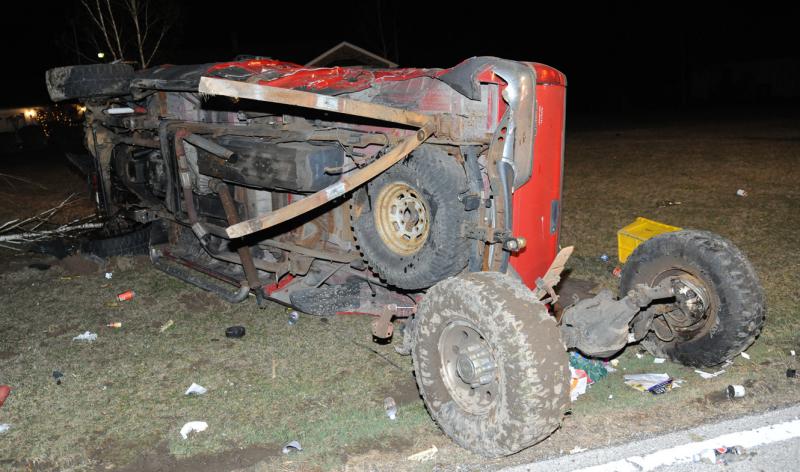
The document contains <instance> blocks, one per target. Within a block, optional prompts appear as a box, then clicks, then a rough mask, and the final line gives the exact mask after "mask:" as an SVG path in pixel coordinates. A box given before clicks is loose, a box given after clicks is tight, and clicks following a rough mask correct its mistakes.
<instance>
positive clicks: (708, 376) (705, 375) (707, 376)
mask: <svg viewBox="0 0 800 472" xmlns="http://www.w3.org/2000/svg"><path fill="white" fill-rule="evenodd" d="M695 372H697V373H698V374H699V375H700V377H703V378H704V379H713V378H714V377H717V376H719V375H722V374H724V373H725V369H722V370H718V371H716V372H714V373H708V372H705V371H702V370H700V369H696V370H695Z"/></svg>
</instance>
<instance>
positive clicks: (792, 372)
mask: <svg viewBox="0 0 800 472" xmlns="http://www.w3.org/2000/svg"><path fill="white" fill-rule="evenodd" d="M786 378H789V379H796V378H797V369H786ZM0 405H2V403H1V402H0Z"/></svg>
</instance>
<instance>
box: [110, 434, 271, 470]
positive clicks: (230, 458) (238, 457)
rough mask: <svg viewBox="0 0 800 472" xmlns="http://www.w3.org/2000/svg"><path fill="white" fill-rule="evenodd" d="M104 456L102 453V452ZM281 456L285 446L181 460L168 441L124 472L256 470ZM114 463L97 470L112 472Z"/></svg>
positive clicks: (246, 449) (264, 447)
mask: <svg viewBox="0 0 800 472" xmlns="http://www.w3.org/2000/svg"><path fill="white" fill-rule="evenodd" d="M100 454H102V451H101V452H100ZM280 456H281V446H279V445H269V446H250V447H245V448H242V449H233V450H229V451H225V452H222V453H219V454H208V455H205V454H204V455H197V456H192V457H188V458H185V459H178V458H176V457H175V456H174V455H172V454H171V453H170V452H169V447H168V445H167V443H166V441H164V442H161V443H159V444H158V446H156V447H155V448H154V449H153V450H152V451H150V452H147V453H145V454H142V455H141V456H139V458H137V459H136V460H134V461H133V462H131V463H129V464H127V465H125V466H124V467H121V468H118V469H117V468H115V469H114V470H118V471H120V472H195V471H198V470H214V471H219V472H223V471H231V470H236V469H242V468H246V467H252V466H253V465H255V464H258V463H259V462H262V461H268V460H271V459H274V458H276V457H280ZM109 465H110V464H108V463H104V462H103V461H102V460H101V461H100V463H99V464H98V465H97V466H96V467H95V470H96V471H98V472H99V471H105V470H108V468H107V467H108V466H109Z"/></svg>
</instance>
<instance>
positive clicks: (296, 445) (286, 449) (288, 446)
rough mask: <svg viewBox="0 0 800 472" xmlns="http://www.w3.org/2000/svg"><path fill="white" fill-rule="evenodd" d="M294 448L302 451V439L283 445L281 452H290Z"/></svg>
mask: <svg viewBox="0 0 800 472" xmlns="http://www.w3.org/2000/svg"><path fill="white" fill-rule="evenodd" d="M292 449H294V450H295V451H302V450H303V446H301V445H300V441H289V442H288V443H286V444H284V445H283V449H281V452H282V453H284V454H289V453H290V452H292Z"/></svg>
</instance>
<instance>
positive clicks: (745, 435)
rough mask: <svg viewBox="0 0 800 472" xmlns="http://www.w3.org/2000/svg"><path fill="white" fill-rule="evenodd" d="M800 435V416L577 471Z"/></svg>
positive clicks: (596, 471) (609, 471) (665, 461)
mask: <svg viewBox="0 0 800 472" xmlns="http://www.w3.org/2000/svg"><path fill="white" fill-rule="evenodd" d="M797 437H800V420H795V421H787V422H785V423H778V424H774V425H770V426H764V427H762V428H757V429H751V430H749V431H740V432H736V433H729V434H724V435H722V436H717V437H715V438H712V439H707V440H705V441H700V442H692V443H688V444H681V445H680V446H675V447H671V448H668V449H662V450H660V451H656V452H654V453H652V454H647V455H643V456H630V457H627V458H625V459H622V460H618V461H612V462H606V463H605V464H599V465H595V466H592V467H584V468H582V469H575V470H574V472H638V471H650V470H654V469H656V468H658V467H662V466H667V465H673V464H679V463H682V462H691V461H692V457H693V456H694V455H696V454H699V453H701V452H703V451H706V450H709V449H714V448H716V447H720V446H743V447H744V448H752V447H755V446H760V445H763V444H769V443H774V442H779V441H786V440H787V439H792V438H797Z"/></svg>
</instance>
